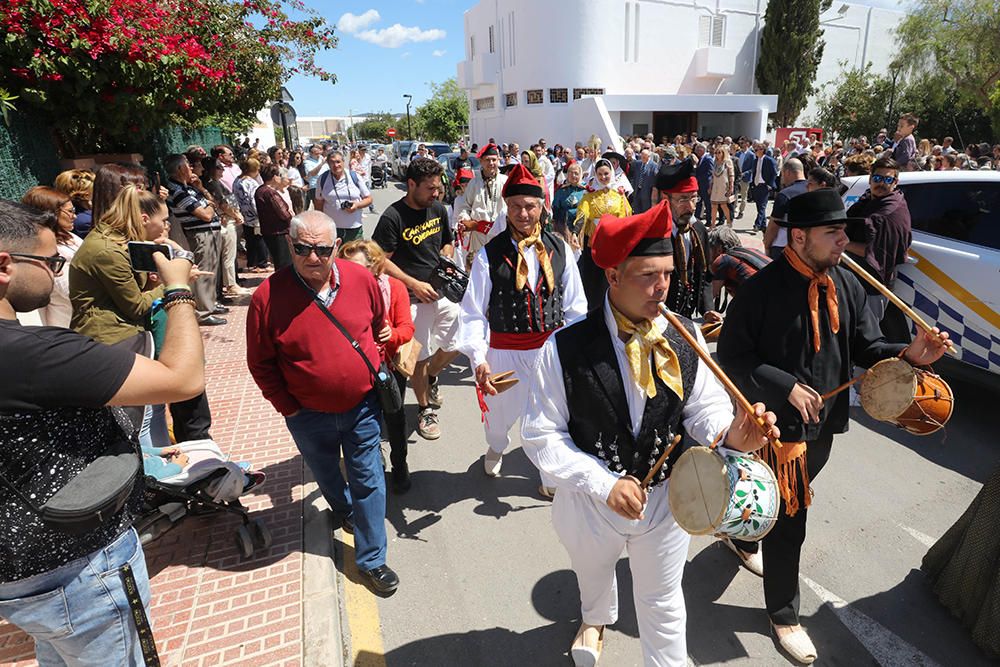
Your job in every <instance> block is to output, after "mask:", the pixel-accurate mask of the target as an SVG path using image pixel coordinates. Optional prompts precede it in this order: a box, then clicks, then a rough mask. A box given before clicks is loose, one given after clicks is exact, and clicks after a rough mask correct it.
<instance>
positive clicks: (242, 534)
mask: <svg viewBox="0 0 1000 667" xmlns="http://www.w3.org/2000/svg"><path fill="white" fill-rule="evenodd" d="M236 548H237V549H238V550H239V552H240V556H242V557H243V558H250V557H251V556H253V540H252V539H251V537H250V531H249V530H247V527H246V526H240V527H239V528H237V529H236Z"/></svg>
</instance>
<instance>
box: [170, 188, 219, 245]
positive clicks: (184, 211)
mask: <svg viewBox="0 0 1000 667" xmlns="http://www.w3.org/2000/svg"><path fill="white" fill-rule="evenodd" d="M167 192H169V194H168V196H167V206H168V207H169V208H170V215H171V217H172V218H173V219H174V220H175V221H176V222H177V223H178V224H180V226H181V229H183V230H184V231H185V232H207V231H212V230H218V229H222V223H221V222H219V215H218V213H216V214H214V215H213V216H212V219H211V220H210V221H209V222H205V221H204V220H199V219H198V218H197V217H196V216H195V214H194V212H195V211H197V210H198V209H199V208H201V207H203V206H209V205H210V203H209V201H208V199H206V198H205V196H204V195H203V194H201V193H200V192H198V191H197V190H195V189H194V188H193V187H191V186H190V185H185V184H183V183H178V182H177V181H175V180H173V179H170V180H168V181H167Z"/></svg>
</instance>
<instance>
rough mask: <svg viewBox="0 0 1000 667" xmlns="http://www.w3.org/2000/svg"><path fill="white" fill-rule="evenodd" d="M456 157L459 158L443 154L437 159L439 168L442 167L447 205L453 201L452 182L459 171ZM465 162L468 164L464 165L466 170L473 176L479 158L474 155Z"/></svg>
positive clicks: (476, 169) (477, 168) (453, 188)
mask: <svg viewBox="0 0 1000 667" xmlns="http://www.w3.org/2000/svg"><path fill="white" fill-rule="evenodd" d="M458 156H459V154H458V153H443V154H441V155H439V156H438V159H437V160H438V162H440V163H441V166H442V167H444V181H445V189H444V199H445V201H446V202H448V203H449V204H450V203H451V202H453V201H454V200H455V186H454V182H455V174H456V173H458V169H459V164H458V163H459V158H458ZM466 161H467V162H468V164H467V165H466V166H467V168H469V169H471V170H472V173H473V174H475V173H476V172H477V171H478V170H479V158H477V157H476V156H475V155H470V156H469V157H468V158H466Z"/></svg>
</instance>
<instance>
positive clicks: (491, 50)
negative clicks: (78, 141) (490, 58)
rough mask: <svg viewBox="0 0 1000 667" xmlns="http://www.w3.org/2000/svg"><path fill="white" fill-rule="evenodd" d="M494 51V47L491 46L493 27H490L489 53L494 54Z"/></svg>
mask: <svg viewBox="0 0 1000 667" xmlns="http://www.w3.org/2000/svg"><path fill="white" fill-rule="evenodd" d="M494 49H495V47H494V44H493V26H490V53H494V52H495V50H494Z"/></svg>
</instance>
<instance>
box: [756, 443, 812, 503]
mask: <svg viewBox="0 0 1000 667" xmlns="http://www.w3.org/2000/svg"><path fill="white" fill-rule="evenodd" d="M764 459H765V460H766V461H767V464H768V465H769V466H771V470H772V471H773V472H774V476H775V477H776V478H777V480H778V490H779V491H780V492H781V497H782V498H783V499H784V501H785V514H787V515H788V516H795V515H796V514H797V513H798V511H799V475H797V474H795V468H796V467H798V469H799V473H800V474H801V476H802V485H803V487H804V490H805V493H803V494H802V497H803V501H802V507H803V508H804V507H809V505H811V504H812V491H811V490H810V488H809V466H808V465H807V463H806V443H805V442H785V443H782V445H781V448H780V449H779V448H777V447H775V445H774V444H773V443H772V444H771V445H770V446H768V447H767V449H766V451H765V452H764Z"/></svg>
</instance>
